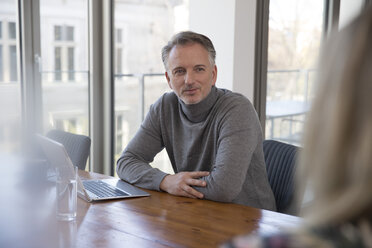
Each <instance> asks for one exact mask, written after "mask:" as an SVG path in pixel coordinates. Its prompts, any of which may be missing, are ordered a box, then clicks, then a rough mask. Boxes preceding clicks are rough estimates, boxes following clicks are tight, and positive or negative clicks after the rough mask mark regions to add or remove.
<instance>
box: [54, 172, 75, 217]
mask: <svg viewBox="0 0 372 248" xmlns="http://www.w3.org/2000/svg"><path fill="white" fill-rule="evenodd" d="M77 173H78V168H77V167H76V166H75V167H70V166H65V167H64V168H59V170H58V171H57V185H56V201H57V206H56V210H57V219H58V220H63V221H71V220H75V219H76V201H77V188H76V187H77V184H76V179H77V176H78V175H77Z"/></svg>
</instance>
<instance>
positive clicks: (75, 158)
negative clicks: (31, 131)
mask: <svg viewBox="0 0 372 248" xmlns="http://www.w3.org/2000/svg"><path fill="white" fill-rule="evenodd" d="M46 136H47V137H48V138H50V139H52V140H55V141H57V142H59V143H61V144H62V145H64V147H65V149H66V151H67V153H68V155H69V156H70V159H71V162H72V163H73V164H74V165H75V166H77V167H78V168H79V169H80V170H85V166H86V163H87V159H88V156H89V152H90V143H91V140H90V138H89V137H88V136H85V135H79V134H73V133H69V132H64V131H61V130H57V129H53V130H50V131H49V132H48V133H47V134H46Z"/></svg>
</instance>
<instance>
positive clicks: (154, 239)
mask: <svg viewBox="0 0 372 248" xmlns="http://www.w3.org/2000/svg"><path fill="white" fill-rule="evenodd" d="M79 174H80V176H81V177H82V178H92V179H93V178H107V176H104V175H100V174H96V173H89V172H86V171H80V172H79ZM145 191H147V192H149V193H150V194H151V196H150V197H142V198H132V199H125V200H111V201H103V202H96V203H88V202H85V201H84V200H82V199H80V198H78V211H77V219H76V221H75V222H73V223H62V224H61V225H65V227H62V229H61V230H63V232H62V235H60V237H62V239H66V240H65V241H63V242H65V243H67V244H68V243H69V242H71V244H73V245H74V246H76V247H111V248H113V247H217V246H219V245H220V244H221V243H223V242H225V241H226V240H229V239H231V238H232V237H234V236H236V235H242V234H249V233H272V232H276V231H278V230H281V229H282V228H285V227H294V226H296V225H298V224H299V222H300V218H297V217H294V216H290V215H284V214H279V213H276V212H272V211H266V210H260V209H256V208H252V207H247V206H242V205H237V204H229V203H219V202H213V201H208V200H199V199H190V198H185V197H177V196H172V195H170V194H167V193H163V192H157V191H151V190H145ZM71 229H72V230H71ZM68 239H71V240H68Z"/></svg>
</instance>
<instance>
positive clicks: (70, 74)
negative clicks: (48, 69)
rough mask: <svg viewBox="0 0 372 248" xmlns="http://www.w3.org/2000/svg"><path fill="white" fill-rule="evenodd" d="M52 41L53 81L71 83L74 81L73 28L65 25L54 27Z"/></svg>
mask: <svg viewBox="0 0 372 248" xmlns="http://www.w3.org/2000/svg"><path fill="white" fill-rule="evenodd" d="M54 41H55V45H54V46H55V49H54V70H55V78H54V79H55V81H57V82H60V81H64V82H66V81H69V82H72V81H74V80H75V73H74V68H75V66H74V64H75V63H74V60H75V56H74V47H75V44H74V42H73V41H74V27H73V26H67V25H56V26H54ZM62 72H63V73H62Z"/></svg>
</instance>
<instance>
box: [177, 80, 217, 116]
mask: <svg viewBox="0 0 372 248" xmlns="http://www.w3.org/2000/svg"><path fill="white" fill-rule="evenodd" d="M217 98H218V90H217V88H216V87H215V86H212V89H211V92H209V94H208V96H207V97H206V98H204V99H203V100H202V101H200V102H199V103H196V104H186V103H184V102H183V101H182V100H181V99H179V98H178V102H179V103H180V105H181V111H182V112H183V113H184V114H185V116H186V117H187V119H189V120H190V121H191V122H201V121H203V120H205V118H206V117H207V115H208V114H209V111H210V110H211V108H212V107H213V105H214V103H215V102H216V100H217Z"/></svg>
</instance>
